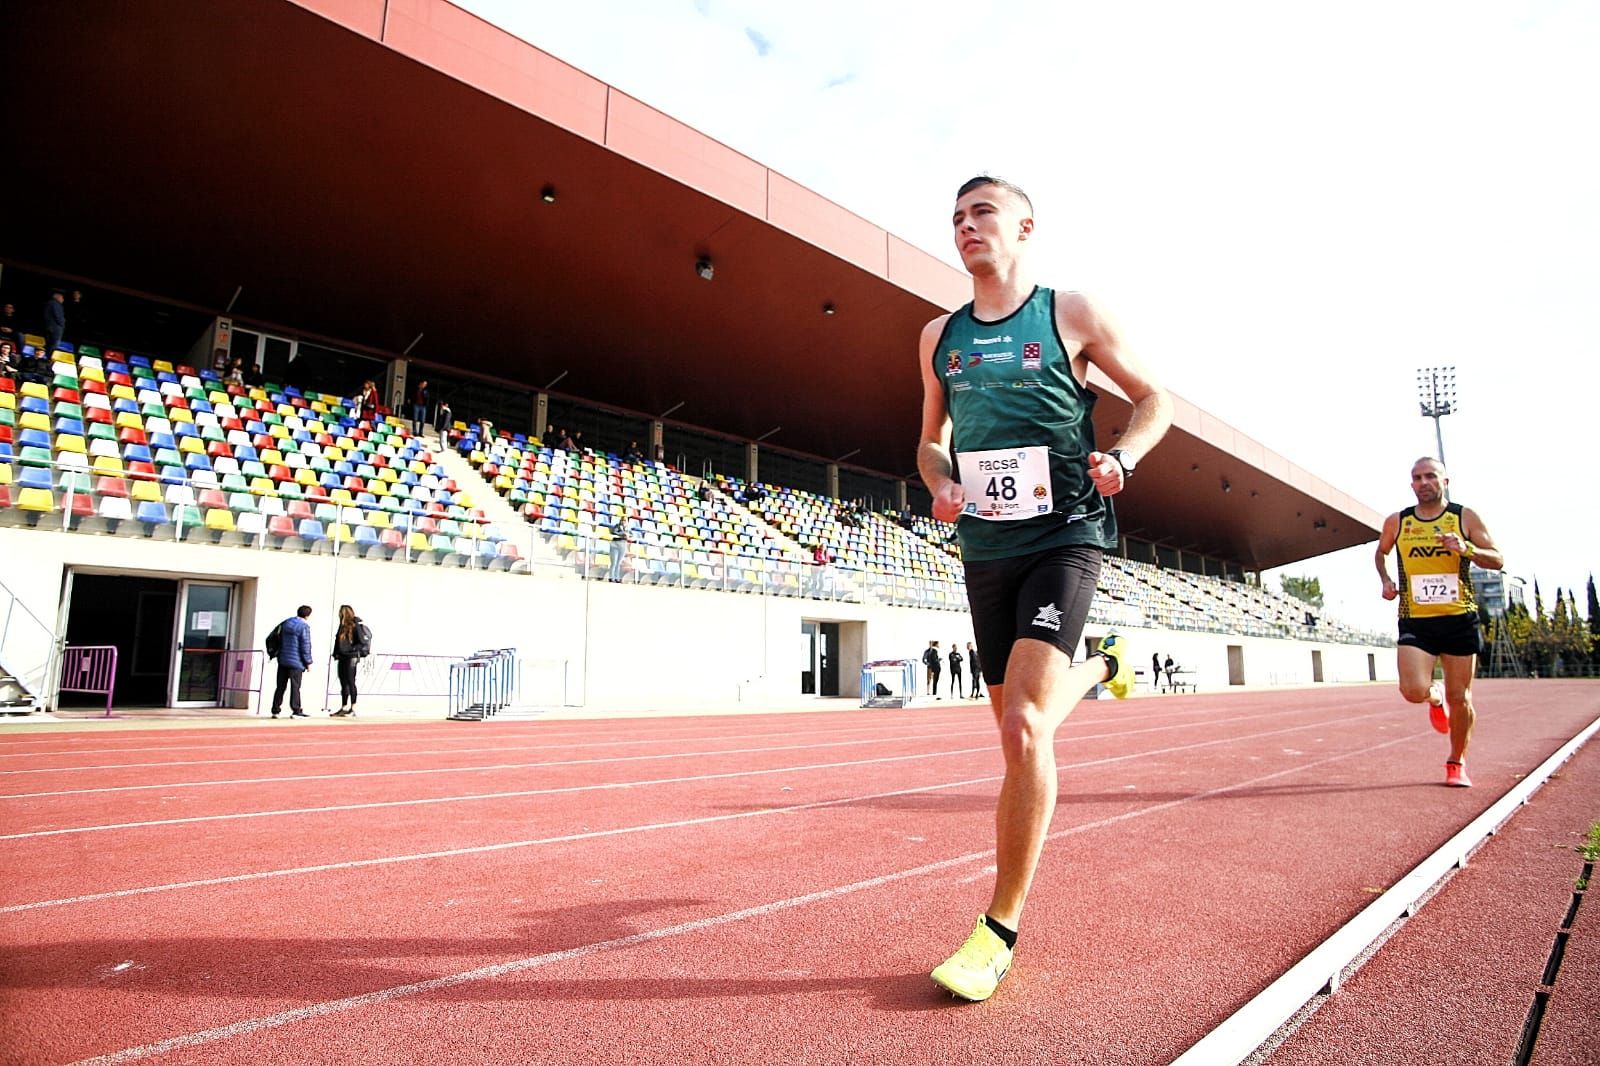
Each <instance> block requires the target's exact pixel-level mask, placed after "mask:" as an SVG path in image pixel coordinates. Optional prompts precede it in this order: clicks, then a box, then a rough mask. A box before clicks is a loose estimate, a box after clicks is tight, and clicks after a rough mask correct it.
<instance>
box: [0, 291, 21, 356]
mask: <svg viewBox="0 0 1600 1066" xmlns="http://www.w3.org/2000/svg"><path fill="white" fill-rule="evenodd" d="M0 341H10V342H11V350H12V351H13V352H20V351H22V330H21V329H20V328H18V326H17V305H16V304H9V303H8V304H6V305H5V310H4V311H3V312H0Z"/></svg>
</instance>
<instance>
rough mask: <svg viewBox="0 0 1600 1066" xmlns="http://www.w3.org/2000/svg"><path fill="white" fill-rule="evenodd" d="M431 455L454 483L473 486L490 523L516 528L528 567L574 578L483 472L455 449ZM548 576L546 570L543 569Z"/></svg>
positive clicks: (479, 504) (443, 450) (474, 495)
mask: <svg viewBox="0 0 1600 1066" xmlns="http://www.w3.org/2000/svg"><path fill="white" fill-rule="evenodd" d="M433 454H434V458H435V459H436V460H437V461H438V463H439V464H440V465H441V466H443V467H444V469H445V472H446V473H448V474H449V475H450V477H452V478H453V479H455V483H456V484H457V485H461V486H466V485H470V486H472V490H471V496H472V499H473V501H474V504H475V505H476V506H477V507H478V508H479V509H481V510H482V511H483V513H484V517H486V518H487V519H488V520H489V521H490V522H491V523H493V524H494V525H497V526H499V527H500V528H501V529H504V530H507V531H509V530H513V529H515V530H518V531H519V537H518V544H517V546H518V547H519V548H524V549H526V551H527V553H528V554H527V563H528V566H529V567H530V568H531V567H535V566H539V567H554V568H555V569H554V573H556V574H559V575H560V576H562V577H575V576H576V574H574V573H573V571H572V568H571V567H568V566H566V565H564V564H563V562H562V560H561V557H560V556H559V555H558V554H556V551H555V549H554V548H552V547H551V546H550V545H549V544H548V543H547V542H546V541H545V538H543V537H539V536H534V535H532V527H531V526H529V525H528V520H527V519H526V518H524V517H522V515H521V513H520V512H518V510H517V509H516V507H514V506H512V504H511V503H510V502H509V501H508V500H507V499H506V498H505V497H504V496H502V495H500V494H499V493H498V492H496V491H495V488H494V486H493V485H491V484H490V483H489V482H488V481H487V480H485V479H484V477H483V475H482V474H480V473H478V471H477V470H476V469H474V467H473V465H472V464H471V463H470V462H468V461H467V459H466V457H465V456H463V455H462V454H461V453H460V452H458V451H456V450H455V449H454V448H439V449H437V450H436V451H435V452H434V453H433ZM546 574H547V576H548V574H549V571H548V570H547V571H546Z"/></svg>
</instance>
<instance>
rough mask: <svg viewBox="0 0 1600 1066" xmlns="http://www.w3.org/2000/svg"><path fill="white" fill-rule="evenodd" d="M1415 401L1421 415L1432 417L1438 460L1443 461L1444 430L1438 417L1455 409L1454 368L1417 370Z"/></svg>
mask: <svg viewBox="0 0 1600 1066" xmlns="http://www.w3.org/2000/svg"><path fill="white" fill-rule="evenodd" d="M1417 401H1418V403H1419V405H1420V406H1421V407H1422V417H1423V418H1431V419H1433V437H1434V440H1435V441H1436V442H1438V445H1439V462H1441V463H1443V462H1444V432H1443V430H1441V429H1440V428H1439V419H1441V418H1443V417H1444V416H1445V415H1448V414H1452V413H1454V412H1455V409H1456V368H1455V367H1453V366H1430V367H1425V368H1424V369H1422V370H1418V371H1417Z"/></svg>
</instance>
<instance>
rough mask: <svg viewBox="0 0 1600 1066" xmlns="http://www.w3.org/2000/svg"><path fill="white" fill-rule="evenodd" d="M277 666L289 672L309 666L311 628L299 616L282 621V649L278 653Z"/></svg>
mask: <svg viewBox="0 0 1600 1066" xmlns="http://www.w3.org/2000/svg"><path fill="white" fill-rule="evenodd" d="M278 665H280V666H287V667H289V668H290V669H291V670H305V669H307V668H308V667H310V666H311V626H310V625H309V624H307V622H306V620H305V619H304V618H301V617H300V616H299V615H295V616H294V617H292V618H285V619H284V620H283V648H282V649H281V650H280V651H279V652H278Z"/></svg>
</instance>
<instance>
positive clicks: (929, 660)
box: [922, 640, 941, 699]
mask: <svg viewBox="0 0 1600 1066" xmlns="http://www.w3.org/2000/svg"><path fill="white" fill-rule="evenodd" d="M922 665H923V666H925V667H927V668H928V671H927V672H928V694H929V695H931V696H932V697H933V698H934V699H938V698H939V674H940V672H941V666H940V658H939V642H938V641H937V640H930V641H928V650H927V651H925V652H923V653H922Z"/></svg>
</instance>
